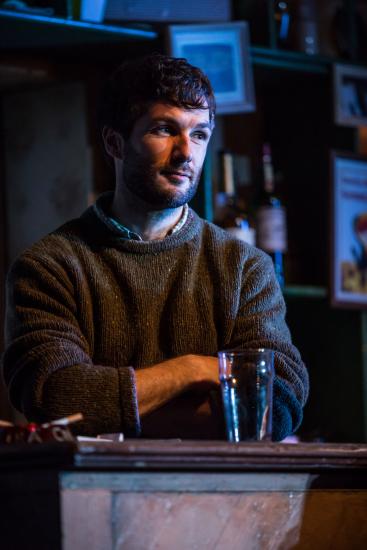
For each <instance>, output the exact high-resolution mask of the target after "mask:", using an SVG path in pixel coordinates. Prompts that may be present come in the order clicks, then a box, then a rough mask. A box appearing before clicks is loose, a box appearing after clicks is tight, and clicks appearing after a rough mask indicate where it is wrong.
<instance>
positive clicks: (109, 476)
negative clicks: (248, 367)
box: [0, 440, 367, 550]
mask: <svg viewBox="0 0 367 550" xmlns="http://www.w3.org/2000/svg"><path fill="white" fill-rule="evenodd" d="M0 480H1V481H0V487H1V500H0V502H1V516H0V517H1V537H0V540H1V544H0V547H1V549H2V550H8V549H9V550H18V549H22V550H27V549H28V548H29V549H32V550H33V549H37V550H43V549H45V550H46V549H47V550H58V549H60V550H61V549H62V550H84V549H85V550H120V549H128V550H148V549H149V550H150V549H159V550H166V549H167V550H168V549H173V550H186V549H187V550H188V549H190V550H192V549H209V550H211V549H221V548H225V549H226V550H237V549H238V550H239V549H241V550H252V549H259V550H264V549H265V550H267V549H270V548H271V549H278V548H279V549H280V548H282V549H288V548H292V549H295V548H296V549H310V548H315V549H321V550H323V549H324V548H330V549H333V550H335V549H336V550H337V549H348V550H349V549H358V550H359V549H362V548H367V522H366V517H367V445H357V444H355V445H354V444H348V445H336V444H296V445H290V444H275V443H274V444H264V443H254V444H247V443H241V444H231V443H225V442H217V441H212V442H196V441H176V440H167V441H154V440H127V441H125V442H123V443H102V442H98V443H97V442H93V441H92V442H83V443H78V444H76V443H72V442H70V443H44V444H33V445H26V444H23V445H22V444H18V445H3V446H1V447H0Z"/></svg>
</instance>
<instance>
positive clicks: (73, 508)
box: [61, 489, 113, 550]
mask: <svg viewBox="0 0 367 550" xmlns="http://www.w3.org/2000/svg"><path fill="white" fill-rule="evenodd" d="M111 498H112V493H110V492H109V491H106V490H104V489H95V490H93V491H90V490H89V491H88V490H79V491H72V490H65V491H63V492H62V494H61V525H62V534H63V537H62V538H63V545H62V548H63V550H76V549H78V550H84V549H85V550H93V549H97V548H98V549H99V550H108V549H109V548H111V549H112V548H113V546H112V538H111V525H112V522H113V517H112V515H111Z"/></svg>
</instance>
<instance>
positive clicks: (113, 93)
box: [99, 53, 215, 139]
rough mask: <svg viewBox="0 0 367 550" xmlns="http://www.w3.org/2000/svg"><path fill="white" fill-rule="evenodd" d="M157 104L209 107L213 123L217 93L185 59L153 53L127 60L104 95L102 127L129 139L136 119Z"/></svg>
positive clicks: (101, 106)
mask: <svg viewBox="0 0 367 550" xmlns="http://www.w3.org/2000/svg"><path fill="white" fill-rule="evenodd" d="M156 101H161V102H163V103H168V104H172V105H175V106H178V107H181V108H184V109H200V108H207V109H209V120H210V122H212V123H213V124H214V116H215V99H214V93H213V89H212V86H211V84H210V82H209V79H208V78H207V77H206V76H205V74H204V73H203V72H202V71H201V70H200V69H199V68H197V67H193V66H192V65H190V63H188V62H187V60H186V59H182V58H175V57H169V56H168V55H162V54H158V53H153V54H149V55H146V56H144V57H141V58H138V59H129V60H128V61H125V62H124V63H123V64H122V65H120V66H119V67H118V68H117V69H116V70H115V72H114V73H113V74H112V75H111V76H110V78H109V79H108V81H107V83H106V86H105V88H104V90H103V92H102V95H101V101H100V109H99V125H100V128H101V129H102V128H103V127H104V126H109V127H111V128H113V129H114V130H117V131H119V132H121V134H122V136H123V138H124V139H128V138H129V136H130V134H131V131H132V128H133V126H134V123H135V122H136V120H137V119H138V118H139V117H140V116H141V115H142V114H143V113H144V112H145V111H146V109H147V107H148V106H149V104H151V103H153V102H156Z"/></svg>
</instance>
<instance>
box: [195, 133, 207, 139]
mask: <svg viewBox="0 0 367 550" xmlns="http://www.w3.org/2000/svg"><path fill="white" fill-rule="evenodd" d="M193 137H194V138H195V139H197V140H199V141H207V140H208V137H209V136H208V134H206V133H205V132H194V134H193Z"/></svg>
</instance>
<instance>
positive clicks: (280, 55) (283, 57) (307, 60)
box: [250, 46, 362, 74]
mask: <svg viewBox="0 0 367 550" xmlns="http://www.w3.org/2000/svg"><path fill="white" fill-rule="evenodd" d="M250 54H251V60H252V62H253V64H254V65H259V66H265V67H269V68H274V69H288V70H292V71H300V72H306V73H318V74H328V73H329V72H330V69H331V67H332V65H333V64H334V63H346V64H348V65H357V66H358V65H359V66H361V65H362V64H359V63H355V62H353V61H350V60H348V59H340V58H336V57H326V56H320V55H309V54H306V53H303V52H296V51H294V52H293V51H288V50H280V49H275V48H265V47H259V46H251V47H250Z"/></svg>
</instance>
